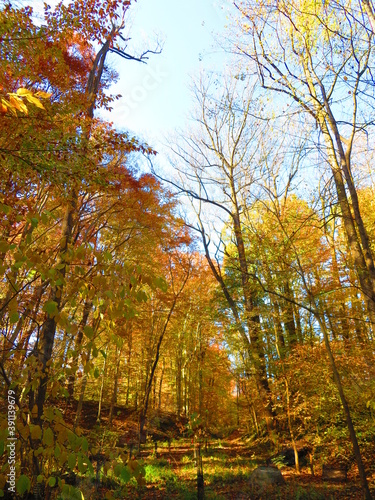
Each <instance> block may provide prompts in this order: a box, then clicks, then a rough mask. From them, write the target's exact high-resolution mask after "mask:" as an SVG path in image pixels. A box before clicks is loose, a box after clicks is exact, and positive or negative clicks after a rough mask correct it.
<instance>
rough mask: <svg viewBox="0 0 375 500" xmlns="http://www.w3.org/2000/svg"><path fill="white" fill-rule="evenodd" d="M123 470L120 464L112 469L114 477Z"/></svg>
mask: <svg viewBox="0 0 375 500" xmlns="http://www.w3.org/2000/svg"><path fill="white" fill-rule="evenodd" d="M122 469H123V465H121V464H116V465H115V467H114V469H113V472H114V474H115V476H116V477H119V475H120V474H121V471H122Z"/></svg>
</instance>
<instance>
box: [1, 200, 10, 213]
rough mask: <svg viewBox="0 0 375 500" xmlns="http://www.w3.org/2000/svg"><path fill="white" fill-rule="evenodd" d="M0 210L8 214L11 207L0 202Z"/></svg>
mask: <svg viewBox="0 0 375 500" xmlns="http://www.w3.org/2000/svg"><path fill="white" fill-rule="evenodd" d="M0 210H1V211H2V212H3V213H4V214H6V215H8V214H9V212H10V211H11V210H12V207H10V206H9V205H5V203H0Z"/></svg>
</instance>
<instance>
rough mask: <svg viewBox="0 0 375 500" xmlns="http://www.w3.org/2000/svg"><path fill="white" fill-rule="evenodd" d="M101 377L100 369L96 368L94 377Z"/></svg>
mask: <svg viewBox="0 0 375 500" xmlns="http://www.w3.org/2000/svg"><path fill="white" fill-rule="evenodd" d="M99 376H100V371H99V368H95V370H94V377H95V378H99Z"/></svg>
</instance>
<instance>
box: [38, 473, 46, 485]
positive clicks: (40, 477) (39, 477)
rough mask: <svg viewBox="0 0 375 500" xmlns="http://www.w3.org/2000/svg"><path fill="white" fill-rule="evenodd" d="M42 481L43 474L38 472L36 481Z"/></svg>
mask: <svg viewBox="0 0 375 500" xmlns="http://www.w3.org/2000/svg"><path fill="white" fill-rule="evenodd" d="M43 481H44V476H43V475H42V474H39V476H38V477H37V478H36V482H37V483H39V484H40V483H42V482H43Z"/></svg>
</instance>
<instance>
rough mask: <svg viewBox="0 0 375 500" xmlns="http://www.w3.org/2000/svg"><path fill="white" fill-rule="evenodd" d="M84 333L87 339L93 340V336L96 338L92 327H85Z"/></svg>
mask: <svg viewBox="0 0 375 500" xmlns="http://www.w3.org/2000/svg"><path fill="white" fill-rule="evenodd" d="M83 332H84V334H85V335H86V337H87V338H88V339H90V340H91V339H92V338H93V336H94V330H93V329H92V328H91V326H85V328H84V329H83Z"/></svg>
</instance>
